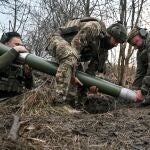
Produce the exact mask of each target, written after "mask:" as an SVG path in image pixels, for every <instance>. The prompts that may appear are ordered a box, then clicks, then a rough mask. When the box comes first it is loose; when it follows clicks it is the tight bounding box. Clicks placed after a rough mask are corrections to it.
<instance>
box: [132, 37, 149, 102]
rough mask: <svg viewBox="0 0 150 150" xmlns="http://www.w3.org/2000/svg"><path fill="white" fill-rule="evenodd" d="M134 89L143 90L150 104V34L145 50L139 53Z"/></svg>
mask: <svg viewBox="0 0 150 150" xmlns="http://www.w3.org/2000/svg"><path fill="white" fill-rule="evenodd" d="M133 87H135V88H136V89H141V90H142V93H143V95H145V99H148V101H149V102H150V34H148V35H147V37H146V39H145V43H144V45H143V48H141V49H139V50H138V52H137V72H136V78H135V80H134V82H133Z"/></svg>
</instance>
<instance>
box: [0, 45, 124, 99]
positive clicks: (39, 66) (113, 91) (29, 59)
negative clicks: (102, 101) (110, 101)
mask: <svg viewBox="0 0 150 150" xmlns="http://www.w3.org/2000/svg"><path fill="white" fill-rule="evenodd" d="M10 49H11V48H9V47H7V46H5V45H3V44H1V43H0V55H2V54H3V53H5V52H7V51H8V50H10ZM17 60H18V61H19V62H23V63H26V64H28V65H29V66H30V67H32V68H33V69H35V70H38V71H41V72H44V73H47V74H50V75H55V74H56V71H57V68H58V64H56V63H54V62H49V61H46V60H45V59H43V58H41V57H38V56H36V55H33V54H29V53H21V54H20V55H19V57H18V59H17ZM76 75H77V77H78V78H79V80H80V81H81V82H82V83H83V84H84V85H86V86H92V85H95V86H97V87H98V88H99V89H100V91H101V92H102V93H105V94H108V95H111V96H115V97H118V96H120V92H121V90H122V87H120V86H118V85H115V84H113V83H110V82H108V81H105V80H103V79H100V78H98V77H94V76H91V75H89V74H86V73H83V72H80V71H77V72H76Z"/></svg>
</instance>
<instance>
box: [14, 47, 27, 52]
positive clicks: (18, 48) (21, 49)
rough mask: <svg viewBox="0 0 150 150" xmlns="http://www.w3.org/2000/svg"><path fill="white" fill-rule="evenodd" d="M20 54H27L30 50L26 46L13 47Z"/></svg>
mask: <svg viewBox="0 0 150 150" xmlns="http://www.w3.org/2000/svg"><path fill="white" fill-rule="evenodd" d="M13 49H15V50H16V51H17V52H18V53H25V52H28V50H27V49H26V48H25V47H24V46H15V47H13Z"/></svg>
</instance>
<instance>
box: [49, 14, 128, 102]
mask: <svg viewBox="0 0 150 150" xmlns="http://www.w3.org/2000/svg"><path fill="white" fill-rule="evenodd" d="M126 38H127V35H126V30H125V28H124V27H123V25H122V24H121V23H120V22H117V23H115V24H112V25H111V26H110V27H108V28H107V29H106V27H105V25H104V23H103V22H101V21H99V20H97V19H95V18H91V17H89V18H82V19H73V20H70V21H68V22H67V23H66V25H65V26H64V27H61V28H60V29H59V31H58V32H57V33H55V34H54V35H52V36H51V38H50V40H49V45H48V50H49V52H50V53H51V52H53V56H54V57H55V58H56V59H57V60H58V62H59V64H60V65H59V67H58V70H57V73H56V99H55V103H56V104H62V103H63V102H64V101H66V96H67V94H68V89H69V85H70V81H73V82H75V83H78V84H79V89H80V90H78V91H79V93H80V94H79V95H84V94H85V92H86V90H85V89H86V88H85V87H84V85H82V83H81V82H80V81H79V80H78V79H77V78H76V77H75V71H76V69H77V68H81V62H87V61H89V65H88V68H87V70H86V71H85V72H86V73H88V74H91V75H95V74H96V72H97V71H98V72H104V66H105V61H106V59H107V56H108V50H109V49H111V48H113V47H115V46H117V45H118V43H124V42H125V40H126ZM79 66H80V67H79ZM81 70H82V69H81ZM89 89H90V90H91V91H96V90H97V88H96V86H94V85H93V86H91V87H89Z"/></svg>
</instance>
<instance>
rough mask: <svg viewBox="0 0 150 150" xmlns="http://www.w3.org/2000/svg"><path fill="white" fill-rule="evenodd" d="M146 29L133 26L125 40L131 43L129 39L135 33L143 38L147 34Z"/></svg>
mask: <svg viewBox="0 0 150 150" xmlns="http://www.w3.org/2000/svg"><path fill="white" fill-rule="evenodd" d="M146 30H147V29H144V28H140V27H134V28H133V29H132V30H131V31H130V32H129V34H128V39H127V41H128V42H129V43H131V40H132V39H133V38H134V37H135V36H136V35H140V36H141V37H142V38H145V37H146V35H147V33H148V32H147V31H146Z"/></svg>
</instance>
